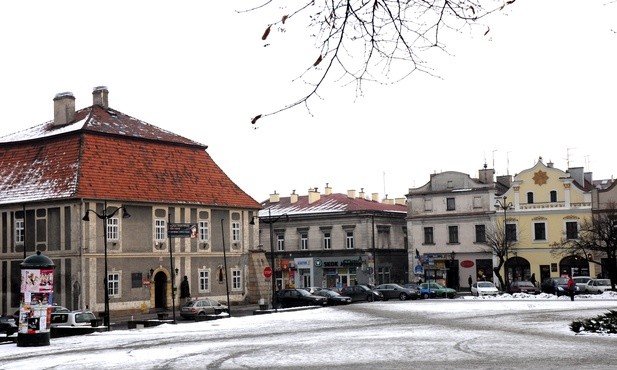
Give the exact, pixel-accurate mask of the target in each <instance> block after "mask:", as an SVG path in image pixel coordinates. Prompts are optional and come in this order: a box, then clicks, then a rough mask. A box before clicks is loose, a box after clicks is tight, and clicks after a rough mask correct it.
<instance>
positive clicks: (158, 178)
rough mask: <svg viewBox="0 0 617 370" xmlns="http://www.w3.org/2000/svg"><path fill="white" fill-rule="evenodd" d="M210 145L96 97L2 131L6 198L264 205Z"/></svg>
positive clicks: (0, 198) (0, 169) (1, 180)
mask: <svg viewBox="0 0 617 370" xmlns="http://www.w3.org/2000/svg"><path fill="white" fill-rule="evenodd" d="M206 148H207V147H206V146H205V145H203V144H200V143H197V142H195V141H193V140H190V139H187V138H184V137H182V136H179V135H176V134H173V133H171V132H169V131H165V130H162V129H160V128H158V127H156V126H153V125H150V124H147V123H145V122H143V121H140V120H138V119H135V118H133V117H130V116H128V115H125V114H123V113H121V112H118V111H116V110H113V109H110V108H102V107H100V106H97V105H94V106H92V107H88V108H84V109H82V110H80V111H78V112H77V113H76V119H75V122H73V123H71V124H68V125H65V126H62V127H54V126H53V122H47V123H44V124H42V125H39V126H35V127H32V128H30V129H27V130H24V131H21V132H18V133H15V134H11V135H7V136H5V137H2V138H0V204H8V203H21V202H27V201H40V200H54V199H69V198H86V199H106V200H122V201H143V202H155V203H159V202H160V203H180V204H201V205H207V206H221V207H237V208H249V209H259V208H261V206H260V205H259V203H258V202H256V201H255V200H254V199H253V198H251V197H250V196H249V195H248V194H246V193H245V192H244V191H242V189H240V188H239V187H238V186H237V185H236V184H235V183H234V182H233V181H232V180H231V179H230V178H229V177H227V175H226V174H225V172H223V170H222V169H221V168H220V167H219V166H218V165H217V164H216V163H215V162H214V161H213V160H212V158H211V157H210V155H209V154H208V153H207V152H206Z"/></svg>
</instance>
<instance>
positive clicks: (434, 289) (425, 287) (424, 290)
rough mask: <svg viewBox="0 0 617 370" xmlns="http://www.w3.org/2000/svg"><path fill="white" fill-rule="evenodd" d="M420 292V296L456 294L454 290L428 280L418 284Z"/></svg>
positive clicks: (446, 296) (450, 296)
mask: <svg viewBox="0 0 617 370" xmlns="http://www.w3.org/2000/svg"><path fill="white" fill-rule="evenodd" d="M420 294H422V298H429V297H430V298H433V297H443V298H454V297H455V296H456V290H454V289H452V288H446V287H444V286H442V285H440V284H438V283H433V282H430V283H422V284H420Z"/></svg>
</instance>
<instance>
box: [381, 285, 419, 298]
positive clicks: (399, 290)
mask: <svg viewBox="0 0 617 370" xmlns="http://www.w3.org/2000/svg"><path fill="white" fill-rule="evenodd" d="M375 290H376V291H378V292H380V293H381V294H383V300H384V301H387V300H388V299H400V300H401V301H404V300H407V299H413V300H415V299H418V298H420V290H418V289H410V288H404V287H402V286H400V285H398V284H381V285H378V286H377V287H376V288H375Z"/></svg>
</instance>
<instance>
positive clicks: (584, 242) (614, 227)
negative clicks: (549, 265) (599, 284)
mask: <svg viewBox="0 0 617 370" xmlns="http://www.w3.org/2000/svg"><path fill="white" fill-rule="evenodd" d="M551 252H552V253H553V254H555V255H562V256H576V257H577V258H582V259H585V260H587V262H589V263H594V264H597V265H600V266H602V271H608V275H609V278H610V279H611V287H612V289H613V290H614V289H615V284H616V283H617V205H615V204H612V205H610V207H609V208H608V209H606V210H605V211H602V212H598V213H594V214H593V215H592V216H591V218H585V219H583V221H582V222H581V223H580V225H579V233H578V238H577V239H568V238H561V240H560V241H558V242H555V243H552V244H551ZM602 257H606V259H605V260H604V262H603V261H602V259H601V258H602Z"/></svg>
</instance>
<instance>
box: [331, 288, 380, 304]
mask: <svg viewBox="0 0 617 370" xmlns="http://www.w3.org/2000/svg"><path fill="white" fill-rule="evenodd" d="M341 294H342V295H346V296H348V297H351V301H352V302H357V301H368V302H373V301H381V300H383V294H382V293H381V292H378V291H375V290H372V289H371V288H369V287H368V286H366V285H349V286H346V287H344V288H343V289H341Z"/></svg>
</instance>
